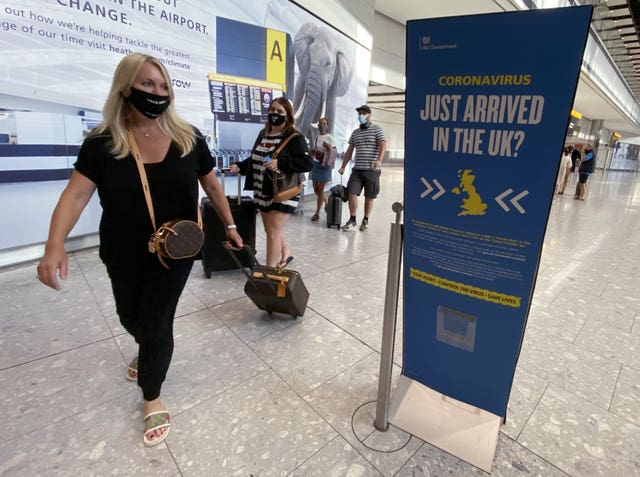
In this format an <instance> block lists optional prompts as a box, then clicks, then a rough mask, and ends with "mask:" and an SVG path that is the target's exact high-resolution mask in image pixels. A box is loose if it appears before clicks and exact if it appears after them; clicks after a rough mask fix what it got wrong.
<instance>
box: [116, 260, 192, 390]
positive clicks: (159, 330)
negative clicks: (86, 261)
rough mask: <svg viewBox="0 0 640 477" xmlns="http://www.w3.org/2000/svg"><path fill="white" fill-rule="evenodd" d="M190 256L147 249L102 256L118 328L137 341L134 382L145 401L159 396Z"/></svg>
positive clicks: (171, 347)
mask: <svg viewBox="0 0 640 477" xmlns="http://www.w3.org/2000/svg"><path fill="white" fill-rule="evenodd" d="M193 260H194V259H193V258H191V259H182V260H167V264H168V265H169V266H170V268H169V269H166V268H164V267H163V266H162V265H161V264H160V262H159V260H158V258H157V257H156V256H155V255H154V254H151V253H148V252H146V254H145V255H142V256H141V257H140V256H136V257H135V258H133V257H129V258H128V259H120V260H106V261H105V265H106V266H107V272H108V274H109V278H110V279H111V287H112V289H113V296H114V298H115V302H116V311H117V313H118V316H119V318H120V323H122V326H123V327H124V328H125V329H126V330H127V331H128V332H129V334H131V336H133V338H134V339H135V341H136V343H137V344H138V386H140V388H141V389H142V395H143V396H144V399H145V400H147V401H152V400H153V399H156V398H158V397H159V396H160V389H161V388H162V383H163V382H164V380H165V378H166V376H167V371H168V369H169V365H170V364H171V357H172V355H173V319H174V316H175V312H176V307H177V306H178V300H179V299H180V295H181V294H182V291H183V290H184V287H185V285H186V283H187V279H188V278H189V273H190V272H191V267H192V266H193Z"/></svg>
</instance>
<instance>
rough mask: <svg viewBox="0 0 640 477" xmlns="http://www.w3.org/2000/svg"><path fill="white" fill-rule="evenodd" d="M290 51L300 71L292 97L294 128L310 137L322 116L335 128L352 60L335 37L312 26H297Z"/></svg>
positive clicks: (331, 33) (322, 29)
mask: <svg viewBox="0 0 640 477" xmlns="http://www.w3.org/2000/svg"><path fill="white" fill-rule="evenodd" d="M293 49H294V52H295V57H296V61H297V62H298V70H299V75H298V79H297V81H296V84H295V88H294V95H293V106H294V108H295V111H296V114H297V118H296V128H297V129H298V130H299V131H300V132H302V133H303V134H304V135H305V136H306V137H311V123H316V122H318V120H319V119H320V118H321V117H323V116H324V117H326V118H327V120H328V121H329V124H330V125H331V126H332V127H333V126H334V125H335V121H334V119H335V115H336V98H337V97H339V96H344V95H345V94H346V92H347V90H348V89H349V84H350V83H351V78H352V77H353V66H352V61H351V58H349V55H348V52H347V51H346V49H345V48H344V47H343V46H342V42H341V41H340V38H338V37H337V35H335V34H334V33H333V32H331V31H329V30H327V29H325V28H322V27H319V26H317V25H314V24H313V23H305V24H303V25H302V27H300V30H299V31H298V33H296V36H295V38H294V42H293ZM323 111H324V113H323Z"/></svg>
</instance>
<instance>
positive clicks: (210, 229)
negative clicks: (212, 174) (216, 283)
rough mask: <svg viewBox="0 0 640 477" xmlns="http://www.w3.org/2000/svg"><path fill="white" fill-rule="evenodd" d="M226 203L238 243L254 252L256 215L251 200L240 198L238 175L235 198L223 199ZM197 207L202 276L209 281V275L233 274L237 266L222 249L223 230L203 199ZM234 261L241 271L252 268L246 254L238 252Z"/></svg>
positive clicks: (214, 212)
mask: <svg viewBox="0 0 640 477" xmlns="http://www.w3.org/2000/svg"><path fill="white" fill-rule="evenodd" d="M224 181H225V175H224V174H223V175H222V184H223V186H224ZM227 200H228V201H229V207H230V209H231V215H232V216H233V221H234V223H235V224H236V227H237V231H238V233H239V234H240V237H242V241H243V242H244V243H245V244H246V245H248V246H249V247H251V250H255V247H256V215H257V213H258V211H257V209H256V207H255V205H254V203H253V199H252V198H251V197H248V196H242V190H241V176H240V174H238V195H237V196H232V195H230V196H227ZM200 207H201V212H202V224H203V229H204V245H203V247H202V268H203V269H204V275H205V276H206V277H207V278H211V272H214V271H222V270H233V269H235V268H237V265H236V263H235V262H234V261H233V259H232V258H231V257H230V256H229V254H228V253H227V252H226V250H227V249H226V247H224V245H222V242H224V241H225V240H226V235H225V233H226V229H225V227H224V224H223V223H222V222H221V221H220V218H219V217H218V214H216V211H215V209H214V208H213V206H212V205H211V203H210V202H209V199H208V198H207V197H203V198H202V201H201V202H200ZM238 258H239V260H240V262H241V263H242V264H243V266H245V267H251V266H252V265H253V258H252V256H251V255H249V253H248V252H247V251H246V250H242V251H241V253H239V255H238Z"/></svg>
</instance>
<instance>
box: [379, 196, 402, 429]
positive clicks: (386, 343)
mask: <svg viewBox="0 0 640 477" xmlns="http://www.w3.org/2000/svg"><path fill="white" fill-rule="evenodd" d="M391 209H392V210H393V211H394V212H395V213H396V221H395V223H393V224H391V232H390V239H389V258H388V260H387V286H386V293H385V299H384V318H383V324H382V347H381V352H380V373H379V376H378V399H377V407H376V419H375V421H374V423H373V425H374V427H375V428H376V429H378V430H379V431H387V430H388V429H389V397H390V395H391V372H392V370H393V345H394V341H395V338H396V320H397V316H398V290H399V287H400V265H401V262H402V240H403V224H402V212H403V210H404V205H403V204H402V203H401V202H394V204H393V206H392V207H391Z"/></svg>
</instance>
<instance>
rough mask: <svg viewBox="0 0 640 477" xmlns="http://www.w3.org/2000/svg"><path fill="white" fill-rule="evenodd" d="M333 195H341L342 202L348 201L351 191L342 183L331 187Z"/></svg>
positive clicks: (330, 190)
mask: <svg viewBox="0 0 640 477" xmlns="http://www.w3.org/2000/svg"><path fill="white" fill-rule="evenodd" d="M329 192H330V193H331V195H335V196H336V197H340V199H342V202H346V201H348V200H349V193H348V191H347V188H346V187H345V186H343V185H342V184H338V185H334V186H333V187H332V188H331V189H329Z"/></svg>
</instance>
